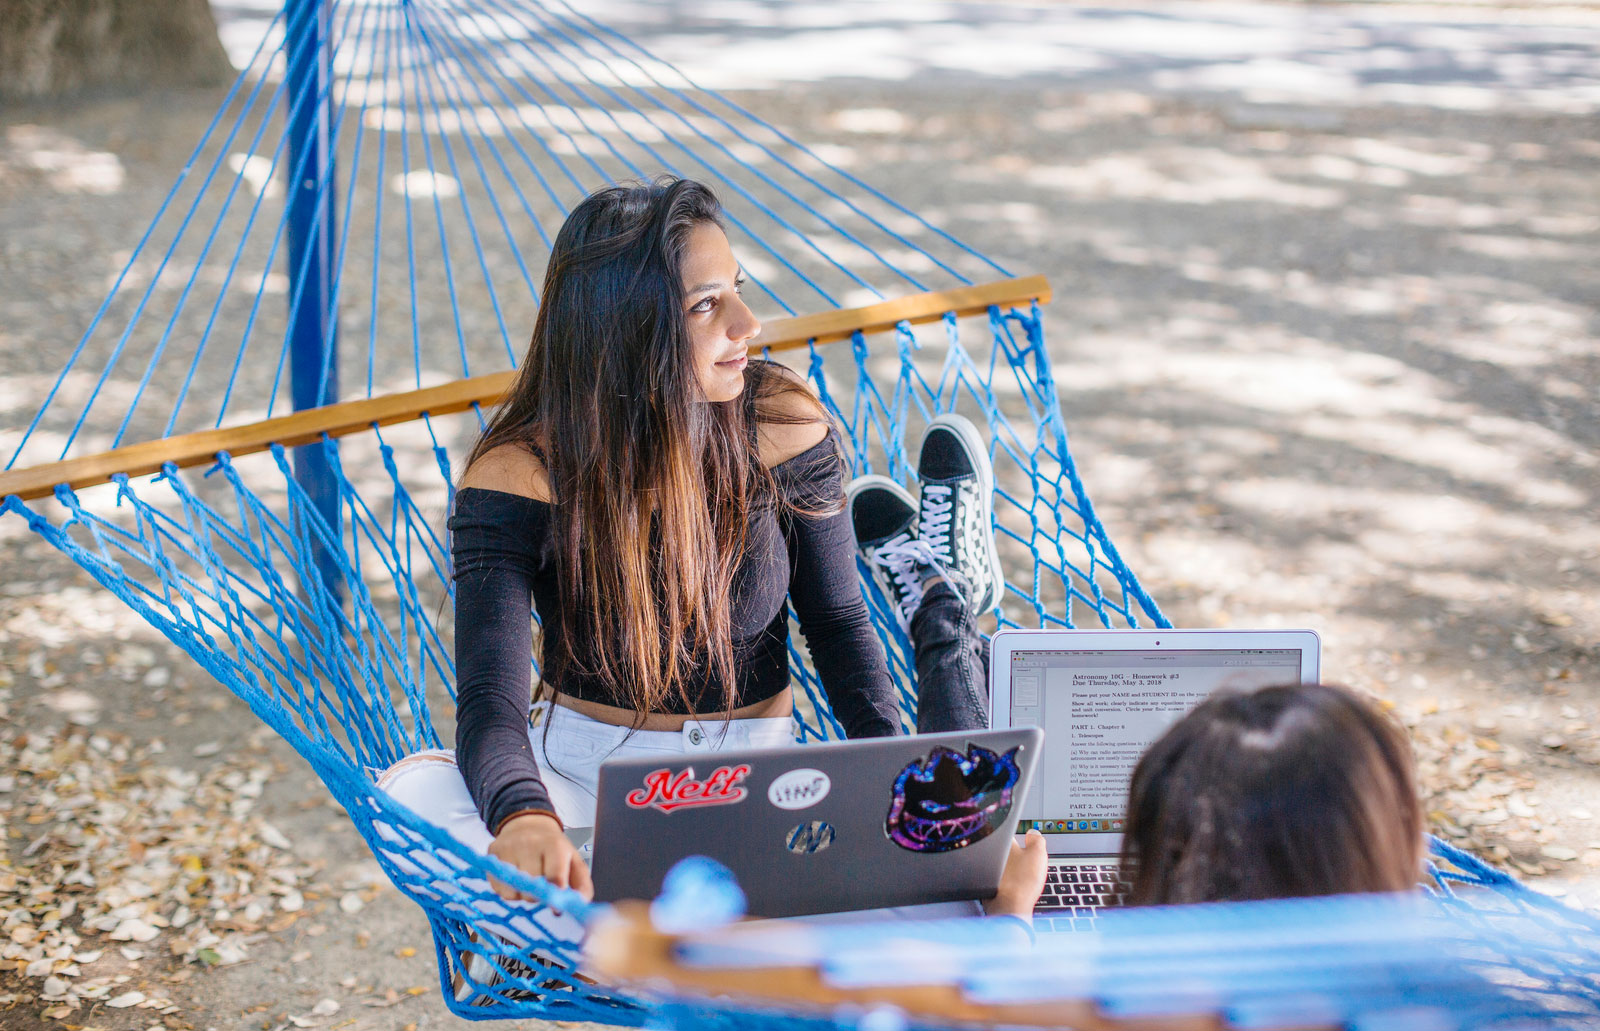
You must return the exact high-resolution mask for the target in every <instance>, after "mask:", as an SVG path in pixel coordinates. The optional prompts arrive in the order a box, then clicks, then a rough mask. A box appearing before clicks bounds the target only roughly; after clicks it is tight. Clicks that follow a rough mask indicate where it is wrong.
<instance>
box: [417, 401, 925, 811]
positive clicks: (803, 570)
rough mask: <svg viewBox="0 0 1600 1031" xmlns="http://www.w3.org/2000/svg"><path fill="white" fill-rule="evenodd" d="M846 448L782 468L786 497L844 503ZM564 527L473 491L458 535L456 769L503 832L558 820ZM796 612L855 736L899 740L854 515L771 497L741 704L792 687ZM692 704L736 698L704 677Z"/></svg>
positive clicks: (749, 585)
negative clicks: (555, 660)
mask: <svg viewBox="0 0 1600 1031" xmlns="http://www.w3.org/2000/svg"><path fill="white" fill-rule="evenodd" d="M836 447H837V440H836V439H835V437H834V435H833V433H832V431H830V433H829V439H826V440H824V441H822V442H821V443H819V444H818V445H816V446H815V447H813V448H811V449H810V450H808V451H805V452H803V453H801V454H800V455H797V456H796V457H794V458H792V459H790V460H789V461H787V462H783V463H781V464H779V465H776V466H774V467H773V469H772V472H773V477H774V479H775V480H776V483H777V486H778V490H779V492H780V493H781V494H782V495H783V496H784V497H785V498H786V499H794V500H796V501H797V503H798V504H799V505H800V506H801V507H803V508H805V509H807V510H816V509H819V508H826V507H829V506H830V505H836V504H837V503H838V502H839V500H840V498H841V495H842V488H843V485H842V483H841V482H840V469H839V463H838V462H837V460H835V458H834V455H835V453H836V451H835V448H836ZM551 516H552V509H551V506H550V505H549V504H548V503H546V502H543V501H536V500H534V499H532V498H526V497H521V496H519V495H515V494H506V493H502V492H500V491H493V490H482V489H477V488H467V489H464V490H461V491H459V492H458V493H457V495H456V509H455V514H454V515H453V516H452V517H451V518H450V523H449V526H450V533H451V544H452V549H453V555H454V562H455V585H456V676H457V685H456V687H457V698H456V761H457V763H458V764H459V766H460V768H461V774H462V776H463V777H464V778H465V779H466V782H467V788H468V790H469V791H470V792H471V793H472V797H473V800H474V801H475V802H476V803H477V806H478V812H479V813H480V814H481V815H482V816H483V819H484V823H485V824H487V825H488V827H489V829H490V831H491V832H498V830H499V828H500V824H501V823H503V822H504V821H505V820H506V819H507V818H508V817H510V816H512V815H513V814H515V813H519V812H523V811H525V810H529V809H541V810H545V811H547V812H553V811H554V807H553V806H552V805H551V802H550V797H549V795H548V793H547V792H546V791H545V788H544V784H543V782H542V781H541V780H540V777H539V767H538V764H537V763H536V762H535V761H534V758H533V753H532V751H531V749H530V747H529V744H528V710H529V706H530V705H531V702H532V698H531V685H532V670H531V664H530V660H531V658H532V651H533V630H532V623H531V620H530V619H529V607H528V606H529V601H530V599H531V600H532V603H533V608H534V610H535V611H537V612H538V614H539V618H540V620H541V622H542V625H543V630H544V633H545V635H546V639H547V640H549V639H553V638H554V637H555V636H556V635H559V634H561V633H563V622H562V618H561V607H560V597H561V595H560V589H559V586H558V585H557V582H556V573H555V552H554V542H553V540H552V533H551V530H552V526H551ZM786 602H787V603H792V604H793V606H794V612H795V615H796V617H797V618H798V620H799V623H800V629H801V632H802V633H803V634H804V635H805V639H806V643H807V645H808V646H809V649H810V652H811V660H812V663H813V664H814V665H815V666H816V669H817V674H818V676H819V677H820V678H821V680H822V686H823V690H824V691H825V692H826V694H827V696H828V701H829V704H830V705H831V706H832V707H833V713H834V716H835V717H836V718H837V719H838V720H839V723H840V725H841V726H842V727H843V728H844V731H845V733H846V734H847V735H849V736H850V737H853V738H855V737H885V736H890V735H894V734H898V733H899V732H900V717H899V709H898V705H897V702H896V699H895V691H894V686H893V684H892V682H891V681H890V679H889V673H888V667H887V665H886V663H885V661H884V657H883V649H882V647H881V646H880V645H879V643H878V639H877V636H876V635H875V634H874V632H873V629H872V624H871V622H870V621H869V619H868V616H867V608H866V604H865V603H864V602H863V601H862V598H861V584H860V578H859V576H858V575H857V573H856V563H855V538H854V535H853V533H852V532H851V528H850V522H849V515H848V514H847V513H845V512H842V511H841V512H837V513H835V514H833V515H824V516H807V515H801V514H799V513H797V512H795V511H793V510H792V509H790V508H789V507H787V506H785V505H782V504H778V503H776V502H775V501H774V500H773V499H770V498H769V499H766V500H765V501H764V502H762V503H757V504H754V505H752V511H751V516H750V531H749V536H748V543H747V546H746V550H745V557H744V561H743V562H742V563H741V564H740V566H739V568H738V569H737V570H736V572H735V577H734V583H733V610H732V613H731V616H732V624H733V627H732V629H733V652H734V661H735V666H736V669H735V675H736V676H737V678H738V681H739V683H738V689H737V694H736V695H735V698H736V702H737V704H738V705H749V704H751V703H754V702H759V701H762V700H764V699H767V698H771V697H772V696H774V695H776V694H777V693H778V692H780V691H782V690H783V688H784V686H785V685H786V684H788V682H789V656H788V644H789V604H787V603H786ZM580 654H581V652H580ZM553 686H554V687H555V689H556V690H557V691H558V692H560V693H561V694H564V695H568V696H570V697H573V698H580V699H588V700H590V701H595V702H602V703H604V704H607V705H619V704H620V705H624V706H626V704H627V703H626V702H625V701H622V700H621V699H620V697H619V695H618V694H617V693H616V692H615V691H614V690H613V689H612V687H611V685H609V684H606V683H604V682H602V681H600V680H598V679H596V678H593V677H583V676H574V677H572V678H570V679H569V680H567V681H565V682H563V683H560V684H555V685H553ZM690 698H691V700H692V706H693V711H694V712H695V713H703V714H707V715H715V714H717V713H720V712H723V711H724V710H725V709H726V707H727V688H726V685H724V684H722V683H721V682H719V681H718V680H717V679H715V678H713V677H711V676H709V675H707V673H706V672H705V671H702V673H701V675H700V676H699V677H698V678H697V679H696V680H695V681H693V682H692V683H691V684H690ZM670 711H674V712H687V711H689V710H688V708H683V707H680V708H675V709H673V710H670Z"/></svg>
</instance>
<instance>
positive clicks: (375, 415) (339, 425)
mask: <svg viewBox="0 0 1600 1031" xmlns="http://www.w3.org/2000/svg"><path fill="white" fill-rule="evenodd" d="M1035 300H1037V301H1038V302H1039V303H1041V304H1043V303H1047V302H1048V301H1049V300H1050V284H1049V283H1048V282H1047V281H1046V280H1045V277H1044V276H1024V277H1022V278H1020V279H1002V280H998V281H996V282H993V283H979V284H977V285H974V286H964V287H958V288H956V289H954V290H939V291H934V292H931V293H922V294H911V295H909V296H907V297H899V298H896V299H894V300H892V301H880V302H879V303H877V304H869V305H866V306H865V307H861V308H839V309H836V310H833V311H825V312H818V313H816V314H814V315H800V316H797V317H795V318H788V319H774V320H773V321H772V322H769V323H767V324H766V326H764V327H763V329H762V332H761V335H760V336H759V337H757V338H756V340H755V341H753V342H752V344H751V350H757V351H758V350H761V349H767V350H772V351H783V350H788V349H789V348H794V347H804V346H805V345H806V344H807V343H810V342H813V341H814V342H816V343H819V344H826V343H831V342H833V341H836V340H847V339H849V338H850V335H851V334H852V333H855V332H857V331H859V332H862V333H882V332H885V331H887V330H890V329H893V328H894V327H895V326H896V325H898V324H899V323H901V322H909V323H912V324H914V325H915V324H920V323H925V322H934V321H937V320H939V319H941V318H943V317H944V315H945V313H947V312H954V313H955V314H956V315H958V316H964V315H977V314H980V313H983V312H986V311H988V310H989V308H990V307H991V306H999V307H1002V308H1004V307H1012V306H1015V305H1020V304H1026V303H1028V302H1030V301H1035ZM515 378H516V373H515V372H497V373H492V374H490V375H487V376H473V377H471V378H470V379H460V380H456V381H455V382H453V383H446V384H444V385H442V386H437V387H424V388H423V389H421V390H407V391H403V392H401V393H396V394H384V395H383V396H381V397H369V398H363V399H361V400H358V401H340V402H338V403H336V404H331V405H323V406H322V407H320V408H306V409H303V410H301V411H298V412H294V413H292V414H290V415H280V416H276V417H274V418H271V419H262V420H261V421H260V422H252V423H245V424H244V425H241V426H229V427H225V428H222V429H215V430H200V431H198V432H195V433H181V434H177V435H176V436H171V437H162V438H161V439H160V440H147V441H143V442H142V443H138V444H129V445H127V446H125V447H119V448H113V449H111V450H110V451H102V452H100V453H99V454H94V455H84V456H83V457H81V458H68V459H65V460H63V461H60V462H51V463H49V464H46V465H36V466H31V467H29V468H26V469H12V470H10V471H6V472H0V498H4V497H7V496H9V495H12V494H15V495H17V496H18V497H20V498H21V499H22V500H24V501H28V500H31V499H33V498H42V497H48V496H50V495H51V494H53V493H54V492H55V488H56V485H57V484H62V483H64V484H66V485H67V486H69V487H71V488H73V489H74V490H76V489H78V488H81V487H89V486H93V485H94V484H97V483H104V482H106V481H107V480H109V479H111V477H112V476H114V475H116V474H117V473H126V474H127V475H129V476H144V475H147V474H150V473H156V472H160V471H161V468H162V467H163V466H165V465H167V464H168V463H171V464H172V465H175V466H177V467H178V468H180V469H186V468H189V467H191V466H196V465H208V464H210V463H211V462H213V461H215V460H216V456H217V455H218V453H220V452H224V451H225V452H227V453H228V454H230V455H232V456H234V457H239V456H241V455H248V454H254V453H256V452H258V451H265V450H267V448H269V447H270V446H271V445H273V444H281V445H283V446H284V447H294V446H296V445H299V444H310V443H313V442H315V441H317V440H320V439H321V438H322V436H323V434H327V435H328V436H329V437H342V436H346V435H347V434H351V433H360V432H362V431H364V430H368V429H371V428H372V427H373V426H391V425H393V424H395V423H400V422H410V421H412V420H413V419H419V418H421V417H422V416H424V415H449V414H450V413H452V412H460V411H465V410H466V409H468V408H471V407H472V406H473V405H490V406H492V405H495V404H498V403H499V401H500V399H501V397H503V396H504V395H505V392H506V391H507V390H508V389H510V387H511V384H512V381H513V380H514V379H515Z"/></svg>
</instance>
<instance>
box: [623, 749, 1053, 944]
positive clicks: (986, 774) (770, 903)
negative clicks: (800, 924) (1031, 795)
mask: <svg viewBox="0 0 1600 1031" xmlns="http://www.w3.org/2000/svg"><path fill="white" fill-rule="evenodd" d="M1042 740H1043V734H1042V733H1041V732H1040V731H1039V730H1036V729H1032V728H1018V729H1015V730H998V731H996V730H988V731H972V732H969V733H957V734H928V735H915V736H910V737H891V738H874V739H871V740H863V741H845V742H838V743H834V744H815V745H807V746H805V747H803V748H778V749H761V750H750V751H714V752H700V753H695V754H690V755H684V756H681V757H680V756H672V757H670V758H646V759H618V760H613V761H611V762H607V763H604V764H603V765H602V766H601V767H600V781H599V790H598V792H597V803H598V804H597V807H596V811H595V828H594V862H593V874H594V887H595V898H596V899H598V900H600V901H602V902H613V901H616V900H618V899H630V898H631V899H651V898H654V897H655V896H656V895H657V894H659V893H660V891H661V883H662V879H663V878H664V877H665V876H666V874H667V871H668V870H670V869H671V868H672V866H673V864H674V863H676V862H678V860H680V859H683V858H685V857H687V856H691V855H703V856H710V857H711V858H712V859H715V860H717V861H718V862H720V863H722V864H724V865H725V866H727V867H728V868H729V869H731V870H732V871H733V872H734V874H735V876H737V877H738V880H739V885H740V887H742V888H743V889H744V892H745V896H746V899H747V903H748V910H749V912H750V914H751V915H752V916H763V917H781V916H804V915H808V914H813V913H836V912H844V911H848V910H859V909H878V908H886V907H891V906H911V905H920V904H923V903H932V902H955V901H961V900H967V899H984V898H992V897H993V896H994V893H995V889H996V887H997V886H998V885H999V883H1000V872H1001V870H1002V869H1003V868H1004V866H1005V861H1006V855H1007V853H1008V851H1009V849H1010V841H1011V835H1010V833H1009V831H1010V830H1011V828H1013V827H1014V826H1015V825H1016V821H1017V819H1018V813H1017V807H1018V805H1019V804H1020V802H1021V800H1022V798H1023V797H1024V795H1025V793H1026V792H1027V791H1028V789H1029V786H1030V783H1031V779H1032V776H1033V770H1034V766H1035V764H1036V762H1037V761H1038V757H1039V754H1040V752H1041V742H1042Z"/></svg>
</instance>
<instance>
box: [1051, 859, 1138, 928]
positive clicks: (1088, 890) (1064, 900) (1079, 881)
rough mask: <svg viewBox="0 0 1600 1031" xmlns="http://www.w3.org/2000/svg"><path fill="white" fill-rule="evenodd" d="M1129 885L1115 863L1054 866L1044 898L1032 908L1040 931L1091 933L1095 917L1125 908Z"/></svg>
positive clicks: (1054, 864) (1055, 863)
mask: <svg viewBox="0 0 1600 1031" xmlns="http://www.w3.org/2000/svg"><path fill="white" fill-rule="evenodd" d="M1129 890H1130V885H1129V884H1128V882H1127V881H1125V880H1123V879H1122V873H1121V868H1120V867H1119V866H1118V865H1117V864H1116V863H1085V862H1081V861H1073V862H1052V863H1051V864H1050V871H1049V873H1048V874H1046V875H1045V884H1044V894H1042V895H1040V896H1039V901H1038V902H1037V903H1036V904H1035V905H1034V907H1033V922H1034V926H1035V927H1036V928H1038V929H1039V930H1041V931H1088V930H1093V929H1094V918H1095V914H1096V913H1098V912H1099V911H1100V910H1102V909H1109V908H1114V907H1116V906H1120V905H1123V904H1124V902H1125V901H1126V900H1127V896H1128V891H1129Z"/></svg>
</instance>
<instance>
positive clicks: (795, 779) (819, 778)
mask: <svg viewBox="0 0 1600 1031" xmlns="http://www.w3.org/2000/svg"><path fill="white" fill-rule="evenodd" d="M831 787H833V782H832V781H830V780H829V779H828V775H827V774H826V773H823V772H822V771H821V770H790V771H789V772H788V773H784V774H780V775H779V776H778V779H777V780H775V781H773V782H772V786H771V787H769V788H768V789H767V801H768V802H771V803H772V804H773V805H775V806H777V807H778V808H779V809H808V808H810V807H811V806H814V805H816V804H817V803H818V802H820V801H822V800H823V799H824V798H827V797H828V789H829V788H831Z"/></svg>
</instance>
